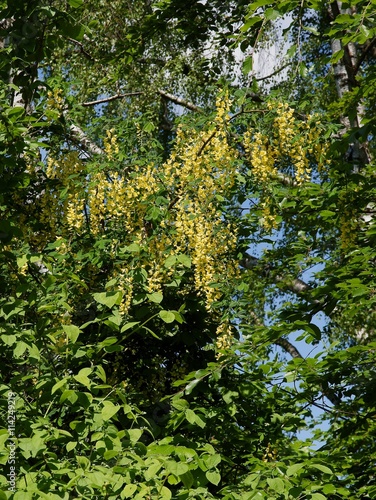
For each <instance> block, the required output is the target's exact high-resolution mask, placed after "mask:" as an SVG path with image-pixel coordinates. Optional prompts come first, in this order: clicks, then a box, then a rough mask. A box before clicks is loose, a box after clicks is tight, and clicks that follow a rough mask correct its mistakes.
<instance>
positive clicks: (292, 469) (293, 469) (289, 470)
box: [286, 464, 304, 477]
mask: <svg viewBox="0 0 376 500" xmlns="http://www.w3.org/2000/svg"><path fill="white" fill-rule="evenodd" d="M303 468H304V464H294V465H290V467H288V468H287V471H286V476H287V477H291V476H295V475H296V473H297V472H299V471H300V470H302V469H303Z"/></svg>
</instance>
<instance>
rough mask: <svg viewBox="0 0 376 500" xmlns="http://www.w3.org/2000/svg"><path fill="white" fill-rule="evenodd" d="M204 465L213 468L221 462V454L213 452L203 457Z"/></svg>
mask: <svg viewBox="0 0 376 500" xmlns="http://www.w3.org/2000/svg"><path fill="white" fill-rule="evenodd" d="M204 462H205V465H206V467H207V468H208V469H214V468H215V467H217V465H218V464H219V463H220V462H221V455H219V454H218V453H214V455H208V456H206V457H205V458H204Z"/></svg>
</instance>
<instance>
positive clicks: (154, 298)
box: [147, 292, 163, 304]
mask: <svg viewBox="0 0 376 500" xmlns="http://www.w3.org/2000/svg"><path fill="white" fill-rule="evenodd" d="M147 298H148V299H149V300H150V302H154V303H155V304H160V303H161V302H162V300H163V294H162V293H161V292H154V293H148V294H147Z"/></svg>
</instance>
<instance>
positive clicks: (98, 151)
mask: <svg viewBox="0 0 376 500" xmlns="http://www.w3.org/2000/svg"><path fill="white" fill-rule="evenodd" d="M69 130H70V132H71V135H72V137H73V138H74V139H76V140H78V141H79V142H80V143H81V144H82V145H83V147H84V148H85V149H86V150H87V151H88V152H89V153H91V154H93V155H102V154H104V151H103V149H102V148H100V147H99V146H97V145H96V144H95V142H93V141H92V140H91V139H89V137H88V136H87V135H86V134H85V132H84V131H83V130H82V129H81V128H80V127H78V126H77V125H74V124H72V125H70V127H69Z"/></svg>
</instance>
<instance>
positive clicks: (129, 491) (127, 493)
mask: <svg viewBox="0 0 376 500" xmlns="http://www.w3.org/2000/svg"><path fill="white" fill-rule="evenodd" d="M135 491H137V485H136V484H127V485H126V486H125V487H124V488H123V490H122V492H121V493H120V497H121V498H131V497H133V493H135Z"/></svg>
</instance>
